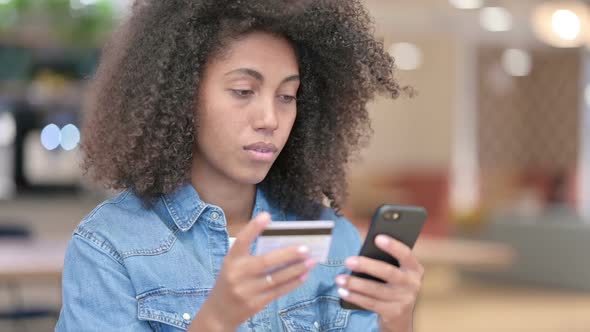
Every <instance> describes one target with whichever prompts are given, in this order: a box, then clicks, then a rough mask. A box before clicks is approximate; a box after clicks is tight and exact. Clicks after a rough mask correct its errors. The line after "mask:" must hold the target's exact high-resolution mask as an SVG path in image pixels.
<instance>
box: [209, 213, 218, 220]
mask: <svg viewBox="0 0 590 332" xmlns="http://www.w3.org/2000/svg"><path fill="white" fill-rule="evenodd" d="M211 219H213V220H217V219H219V213H217V212H215V211H214V212H211Z"/></svg>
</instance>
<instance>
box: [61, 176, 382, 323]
mask: <svg viewBox="0 0 590 332" xmlns="http://www.w3.org/2000/svg"><path fill="white" fill-rule="evenodd" d="M262 211H267V212H269V213H270V214H271V216H272V219H273V220H275V221H281V220H297V216H293V215H289V214H286V213H285V212H284V211H281V210H280V209H277V208H276V207H274V206H273V204H272V202H271V201H269V200H267V199H266V198H265V196H264V193H263V192H262V191H261V190H257V193H256V200H255V206H254V210H253V212H252V216H255V215H257V214H258V213H260V212H262ZM320 219H324V220H334V221H335V227H334V230H333V237H332V245H331V248H330V253H329V258H328V260H327V261H326V262H324V263H321V264H318V265H317V266H316V267H315V268H314V269H313V270H312V271H311V272H310V274H309V277H308V279H307V280H306V282H305V283H304V284H303V285H301V286H299V287H298V288H297V289H295V290H293V291H291V292H290V293H289V294H287V295H284V296H282V297H280V298H278V299H277V300H275V301H274V302H272V303H270V304H269V305H268V306H267V307H266V308H265V309H264V310H262V311H261V312H259V313H257V314H256V315H254V316H253V317H251V318H250V319H248V320H247V321H246V322H244V323H243V324H242V325H241V326H240V327H239V329H238V331H240V332H241V331H257V332H258V331H261V332H262V331H355V332H356V331H378V327H377V315H376V314H374V313H370V312H367V311H360V310H346V309H342V308H341V307H340V304H339V297H338V294H337V289H338V287H337V286H336V285H335V283H334V278H335V277H336V276H337V275H338V274H341V273H347V272H349V271H348V270H347V269H346V268H345V267H344V265H343V261H344V260H345V259H346V258H347V257H349V256H353V255H356V254H357V253H358V251H359V248H360V245H361V241H360V237H359V234H358V231H357V230H356V228H355V227H354V226H353V225H352V224H351V223H350V222H348V221H347V220H346V219H344V218H342V217H338V216H336V214H335V213H334V211H333V210H331V209H328V208H325V209H324V210H323V212H322V215H321V216H320ZM226 226H227V224H226V219H225V216H224V213H223V211H222V210H221V209H220V208H219V207H217V206H214V205H211V204H207V203H205V202H203V201H202V200H200V199H199V196H198V194H197V192H196V191H195V189H194V187H193V186H192V185H190V184H185V185H183V186H181V187H180V188H179V189H178V190H177V191H176V192H174V193H172V194H169V195H162V196H161V197H160V199H159V200H158V201H157V203H156V204H155V205H154V206H153V207H152V208H149V209H146V208H145V207H144V206H143V205H142V202H141V200H140V199H139V198H138V197H137V196H136V195H134V194H133V192H131V191H125V192H123V193H121V194H119V195H118V196H116V197H115V198H113V199H110V200H107V201H105V202H103V203H101V204H100V205H99V206H97V207H96V208H95V209H94V210H93V211H92V212H91V213H90V214H89V215H88V216H86V217H85V218H84V219H83V220H82V222H81V223H80V224H79V225H78V227H77V228H76V230H75V231H74V234H73V236H72V239H71V241H70V243H69V246H68V249H67V252H66V257H65V266H64V271H63V307H62V309H61V313H60V317H59V321H58V323H57V326H56V331H76V332H79V331H101V332H116V331H126V332H132V331H162V332H164V331H166V332H172V331H185V330H186V329H187V328H188V326H189V325H190V323H191V321H192V319H193V318H194V317H195V315H196V314H197V313H198V312H199V308H200V307H201V306H202V305H203V303H204V302H205V300H206V299H207V296H208V295H209V293H210V292H211V290H212V288H213V287H214V285H215V279H216V276H217V275H218V274H219V271H220V269H221V266H222V264H223V259H224V257H225V255H226V254H227V252H228V248H229V238H228V232H227V228H226ZM254 247H255V243H254V244H253V246H252V250H253V249H254ZM228 310H231V308H228Z"/></svg>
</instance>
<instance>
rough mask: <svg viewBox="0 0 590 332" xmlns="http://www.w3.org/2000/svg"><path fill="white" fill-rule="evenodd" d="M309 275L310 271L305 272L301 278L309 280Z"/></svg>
mask: <svg viewBox="0 0 590 332" xmlns="http://www.w3.org/2000/svg"><path fill="white" fill-rule="evenodd" d="M308 276H309V272H305V273H304V274H303V275H302V276H301V277H299V280H301V281H305V280H307V277H308Z"/></svg>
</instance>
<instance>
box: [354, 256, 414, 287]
mask: <svg viewBox="0 0 590 332" xmlns="http://www.w3.org/2000/svg"><path fill="white" fill-rule="evenodd" d="M344 263H345V264H346V267H348V268H349V269H350V270H352V271H355V272H361V273H365V274H368V275H370V276H373V277H376V278H379V279H381V280H383V281H385V282H386V283H388V284H390V285H393V286H403V285H408V284H410V281H409V276H408V275H407V274H406V273H404V272H403V271H401V270H400V269H399V268H398V267H397V266H394V265H391V264H389V263H385V262H382V261H379V260H376V259H372V258H368V257H363V256H354V257H349V258H347V259H346V261H345V262H344Z"/></svg>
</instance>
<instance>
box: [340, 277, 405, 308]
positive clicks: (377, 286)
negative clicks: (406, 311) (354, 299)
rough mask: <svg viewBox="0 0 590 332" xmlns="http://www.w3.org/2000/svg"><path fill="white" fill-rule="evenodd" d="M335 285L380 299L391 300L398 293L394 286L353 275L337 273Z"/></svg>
mask: <svg viewBox="0 0 590 332" xmlns="http://www.w3.org/2000/svg"><path fill="white" fill-rule="evenodd" d="M335 281H336V285H338V286H339V287H340V288H345V289H347V290H349V291H351V292H355V293H359V294H362V295H366V296H369V297H372V298H375V299H377V300H380V301H385V302H388V301H393V300H395V299H396V296H397V295H398V294H397V293H398V292H396V289H395V288H392V287H389V286H388V285H387V284H384V283H381V282H378V281H374V280H368V279H365V278H358V277H355V276H347V275H339V276H338V277H336V280H335Z"/></svg>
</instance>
